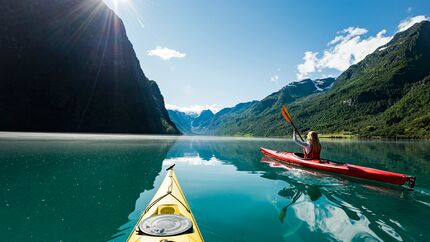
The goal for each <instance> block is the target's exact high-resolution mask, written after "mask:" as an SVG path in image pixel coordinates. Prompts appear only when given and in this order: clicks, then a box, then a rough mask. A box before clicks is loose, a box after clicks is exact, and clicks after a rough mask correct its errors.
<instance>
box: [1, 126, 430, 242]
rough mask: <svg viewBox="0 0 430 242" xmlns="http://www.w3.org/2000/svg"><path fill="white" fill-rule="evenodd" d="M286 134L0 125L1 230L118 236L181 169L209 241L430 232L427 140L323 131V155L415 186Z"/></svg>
mask: <svg viewBox="0 0 430 242" xmlns="http://www.w3.org/2000/svg"><path fill="white" fill-rule="evenodd" d="M260 146H265V147H268V148H273V149H283V150H292V151H300V149H299V148H298V147H297V146H296V145H295V144H293V143H292V142H291V141H285V140H270V139H228V138H185V137H181V138H167V137H155V136H152V137H151V136H97V135H61V134H60V135H43V134H32V135H28V134H5V133H3V134H0V236H1V238H0V240H1V241H24V240H29V241H108V240H112V241H124V240H125V239H126V238H127V236H128V234H129V233H130V231H131V230H132V228H133V226H134V224H135V223H136V221H137V219H138V218H139V216H140V214H141V212H142V211H143V210H144V209H145V207H146V205H147V203H148V202H149V201H150V199H151V198H152V196H153V195H154V193H155V191H156V188H157V187H158V185H159V184H160V183H161V181H162V179H163V178H164V175H165V174H166V172H165V168H166V167H168V166H169V165H171V164H173V163H175V164H176V169H175V170H176V173H177V176H178V179H179V180H180V182H181V185H182V188H183V190H184V192H185V194H186V196H187V199H188V202H189V204H190V206H191V208H192V210H193V212H194V216H195V217H196V220H197V222H198V223H199V226H200V229H201V231H202V233H203V236H204V238H205V240H206V241H208V242H210V241H333V240H339V241H362V240H367V241H380V240H383V241H429V240H430V230H429V228H430V222H429V218H430V143H429V142H404V141H402V142H383V141H373V142H362V141H325V142H323V156H324V157H325V158H329V159H333V160H339V161H348V162H350V163H354V164H360V165H365V166H370V167H375V168H381V169H386V170H390V171H396V172H402V173H407V174H413V175H415V176H417V184H416V188H415V190H414V191H410V190H408V189H404V188H396V187H392V186H388V185H381V184H377V183H371V182H363V181H360V180H354V179H348V178H345V177H339V176H331V175H327V174H323V173H319V172H315V171H311V170H303V169H300V168H297V167H296V168H295V167H284V168H271V167H270V164H269V163H267V162H273V161H272V160H268V159H266V158H263V159H262V154H261V152H260V151H259V149H258V147H260Z"/></svg>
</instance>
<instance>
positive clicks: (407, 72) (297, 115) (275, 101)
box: [201, 21, 430, 139]
mask: <svg viewBox="0 0 430 242" xmlns="http://www.w3.org/2000/svg"><path fill="white" fill-rule="evenodd" d="M429 65H430V22H428V21H423V22H421V23H417V24H415V25H413V26H412V27H410V28H409V29H407V30H405V31H403V32H400V33H397V34H396V35H395V36H394V37H393V39H392V40H391V41H390V42H389V43H387V44H386V45H384V46H381V47H379V48H378V49H377V50H376V51H374V52H373V53H371V54H369V55H368V56H366V57H365V58H364V59H363V60H362V61H360V62H359V63H357V64H355V65H352V66H350V67H349V68H348V69H347V70H346V71H345V72H343V73H342V74H341V75H340V76H339V77H338V78H337V79H336V80H335V79H333V78H328V79H320V80H310V79H306V80H302V81H300V82H293V83H291V84H289V85H287V86H285V87H283V88H282V89H281V90H279V91H278V92H275V93H272V94H270V95H269V96H267V97H266V98H264V99H263V100H261V101H254V102H250V103H247V104H246V105H244V107H243V108H240V107H241V104H240V105H238V106H237V108H236V110H235V111H231V110H230V109H224V110H221V111H220V112H219V113H217V114H215V115H214V117H213V118H212V119H211V120H210V121H209V122H206V123H205V124H204V125H203V126H202V128H201V130H203V132H202V133H203V134H214V135H233V136H235V135H238V136H272V137H273V136H290V135H291V132H292V128H291V126H290V125H289V124H287V123H286V122H285V121H284V120H283V118H282V116H281V114H280V108H281V106H282V104H287V106H288V109H289V111H290V113H291V114H292V115H293V117H294V120H295V123H296V125H297V126H298V127H299V129H301V130H302V131H308V130H315V131H317V132H319V133H346V132H348V133H352V134H355V135H358V136H360V137H396V138H427V139H428V138H430V105H429V103H430V68H429Z"/></svg>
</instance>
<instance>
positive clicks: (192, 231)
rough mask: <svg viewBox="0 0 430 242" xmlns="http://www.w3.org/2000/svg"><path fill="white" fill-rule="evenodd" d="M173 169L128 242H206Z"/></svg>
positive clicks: (170, 168)
mask: <svg viewBox="0 0 430 242" xmlns="http://www.w3.org/2000/svg"><path fill="white" fill-rule="evenodd" d="M173 166H174V165H173ZM173 166H171V167H169V168H167V170H168V172H167V175H166V177H165V178H164V180H163V182H162V183H161V185H160V188H158V191H157V193H156V194H155V196H154V197H153V198H152V200H151V202H150V203H149V204H148V206H147V207H146V209H145V211H144V212H143V213H142V216H140V219H139V221H138V222H137V224H136V226H135V227H134V229H133V232H132V233H131V234H130V236H129V237H128V240H127V241H131V242H135V241H145V242H147V241H148V242H152V241H154V242H155V241H156V242H167V241H168V242H187V241H189V242H196V241H203V237H202V234H201V233H200V230H199V227H198V226H197V223H196V220H195V219H194V216H193V214H192V212H191V209H190V206H189V205H188V202H187V200H186V199H185V196H184V193H183V192H182V189H181V186H180V185H179V182H178V178H177V177H176V174H175V171H173V169H172V168H173Z"/></svg>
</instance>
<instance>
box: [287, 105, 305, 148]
mask: <svg viewBox="0 0 430 242" xmlns="http://www.w3.org/2000/svg"><path fill="white" fill-rule="evenodd" d="M281 114H282V116H284V119H285V121H287V122H288V123H290V124H291V125H293V127H294V129H295V130H296V131H297V133H298V134H299V137H300V139H301V140H302V141H303V142H304V140H303V138H302V136H301V135H300V132H299V130H298V129H297V127H296V125H294V122H293V118H292V117H291V114H290V113H289V112H288V109H287V107H285V105H282V108H281Z"/></svg>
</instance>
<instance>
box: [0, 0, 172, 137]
mask: <svg viewBox="0 0 430 242" xmlns="http://www.w3.org/2000/svg"><path fill="white" fill-rule="evenodd" d="M0 9H1V11H0V53H1V55H0V79H1V80H0V110H1V112H2V117H1V118H0V130H2V131H46V132H100V133H160V134H177V133H178V130H177V128H176V126H175V124H174V123H173V122H172V121H171V120H170V118H169V115H168V113H167V111H166V109H165V107H164V100H163V96H162V95H161V93H160V90H159V89H158V86H157V84H156V83H155V82H153V81H150V80H148V78H147V77H146V76H145V74H144V73H143V71H142V69H141V67H140V63H139V61H138V59H137V58H136V54H135V52H134V50H133V46H132V45H131V43H130V41H129V40H128V38H127V35H126V31H125V28H124V25H123V23H122V21H121V19H119V18H118V17H117V16H116V15H115V14H114V13H113V11H111V10H110V9H109V8H108V7H107V6H106V5H105V4H104V3H103V2H102V1H99V0H61V1H60V0H20V1H0Z"/></svg>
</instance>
